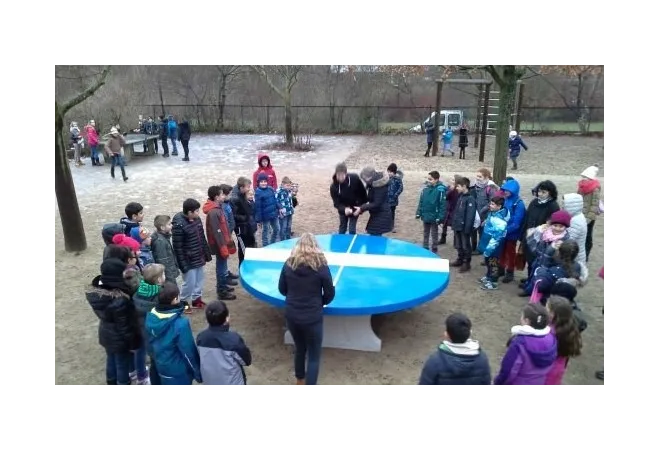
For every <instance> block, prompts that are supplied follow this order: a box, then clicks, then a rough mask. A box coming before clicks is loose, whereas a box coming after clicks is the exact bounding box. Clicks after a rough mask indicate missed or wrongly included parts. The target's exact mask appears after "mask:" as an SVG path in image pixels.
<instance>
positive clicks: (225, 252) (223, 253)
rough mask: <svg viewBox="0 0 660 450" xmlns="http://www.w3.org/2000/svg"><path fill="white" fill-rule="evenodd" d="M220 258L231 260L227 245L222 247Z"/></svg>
mask: <svg viewBox="0 0 660 450" xmlns="http://www.w3.org/2000/svg"><path fill="white" fill-rule="evenodd" d="M220 258H222V259H227V258H229V249H228V248H227V246H226V245H223V246H222V247H220Z"/></svg>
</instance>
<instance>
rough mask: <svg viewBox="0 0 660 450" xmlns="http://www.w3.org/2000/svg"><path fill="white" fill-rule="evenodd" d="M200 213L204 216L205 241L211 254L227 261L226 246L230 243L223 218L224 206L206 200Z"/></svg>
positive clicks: (227, 225)
mask: <svg viewBox="0 0 660 450" xmlns="http://www.w3.org/2000/svg"><path fill="white" fill-rule="evenodd" d="M202 212H204V214H206V239H207V241H208V243H209V247H210V249H211V254H212V255H216V256H221V257H222V258H223V259H227V257H228V256H229V250H228V249H227V244H229V241H231V232H230V231H229V223H228V222H227V218H226V217H225V209H224V205H219V204H218V203H217V202H214V201H213V200H208V199H207V200H206V203H204V206H202Z"/></svg>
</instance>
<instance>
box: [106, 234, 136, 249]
mask: <svg viewBox="0 0 660 450" xmlns="http://www.w3.org/2000/svg"><path fill="white" fill-rule="evenodd" d="M112 243H113V244H115V245H121V246H124V247H128V248H130V249H131V250H133V251H134V252H137V251H139V250H140V244H139V243H138V241H136V240H135V239H133V238H131V237H128V236H126V235H125V234H115V235H114V236H112Z"/></svg>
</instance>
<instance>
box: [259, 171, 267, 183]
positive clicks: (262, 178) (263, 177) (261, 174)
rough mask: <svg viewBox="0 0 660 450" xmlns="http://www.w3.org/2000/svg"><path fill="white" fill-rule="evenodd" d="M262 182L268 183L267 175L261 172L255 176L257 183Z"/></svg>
mask: <svg viewBox="0 0 660 450" xmlns="http://www.w3.org/2000/svg"><path fill="white" fill-rule="evenodd" d="M262 181H268V175H266V174H265V173H263V172H261V173H260V174H259V175H258V176H257V183H261V182H262Z"/></svg>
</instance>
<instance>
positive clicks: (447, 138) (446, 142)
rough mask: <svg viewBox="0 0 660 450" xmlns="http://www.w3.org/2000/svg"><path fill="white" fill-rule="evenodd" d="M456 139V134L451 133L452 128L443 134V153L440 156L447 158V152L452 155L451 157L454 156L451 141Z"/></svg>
mask: <svg viewBox="0 0 660 450" xmlns="http://www.w3.org/2000/svg"><path fill="white" fill-rule="evenodd" d="M453 138H454V132H453V131H451V128H447V129H446V130H444V131H443V132H442V153H441V154H440V156H445V153H446V152H449V153H451V156H454V151H453V150H452V149H451V140H452V139H453Z"/></svg>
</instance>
